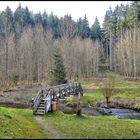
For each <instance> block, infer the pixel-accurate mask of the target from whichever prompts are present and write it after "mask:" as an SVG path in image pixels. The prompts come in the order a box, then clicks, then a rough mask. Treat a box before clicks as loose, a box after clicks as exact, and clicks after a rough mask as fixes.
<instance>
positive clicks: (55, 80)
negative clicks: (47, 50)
mask: <svg viewBox="0 0 140 140" xmlns="http://www.w3.org/2000/svg"><path fill="white" fill-rule="evenodd" d="M64 83H66V72H65V66H64V63H63V58H62V55H61V52H60V49H59V48H55V50H54V53H53V56H52V67H51V70H50V85H60V84H64Z"/></svg>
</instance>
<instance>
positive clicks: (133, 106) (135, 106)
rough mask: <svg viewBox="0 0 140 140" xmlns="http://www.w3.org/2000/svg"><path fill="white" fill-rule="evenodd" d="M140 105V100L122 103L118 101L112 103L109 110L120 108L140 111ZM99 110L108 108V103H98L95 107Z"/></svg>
mask: <svg viewBox="0 0 140 140" xmlns="http://www.w3.org/2000/svg"><path fill="white" fill-rule="evenodd" d="M138 104H140V101H139V100H129V101H122V100H117V101H115V100H114V101H110V102H109V104H108V108H120V109H133V110H137V111H140V108H139V106H138ZM95 106H96V107H97V108H99V107H101V108H104V107H105V108H106V107H107V104H106V101H100V102H97V103H96V105H95Z"/></svg>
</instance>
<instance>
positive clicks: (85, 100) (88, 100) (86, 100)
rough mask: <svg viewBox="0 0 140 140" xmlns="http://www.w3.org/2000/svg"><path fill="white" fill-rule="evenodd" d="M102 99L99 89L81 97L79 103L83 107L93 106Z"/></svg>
mask: <svg viewBox="0 0 140 140" xmlns="http://www.w3.org/2000/svg"><path fill="white" fill-rule="evenodd" d="M102 99H103V95H102V94H101V92H100V90H99V89H95V90H94V91H93V92H90V93H87V94H84V96H81V98H80V102H81V103H82V104H84V105H92V106H94V105H95V104H96V102H97V101H100V100H102Z"/></svg>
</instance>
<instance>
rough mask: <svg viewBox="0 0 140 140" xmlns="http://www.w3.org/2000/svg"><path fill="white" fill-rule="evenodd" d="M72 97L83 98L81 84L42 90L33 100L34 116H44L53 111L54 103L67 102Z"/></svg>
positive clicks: (63, 85)
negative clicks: (66, 99)
mask: <svg viewBox="0 0 140 140" xmlns="http://www.w3.org/2000/svg"><path fill="white" fill-rule="evenodd" d="M70 95H74V96H78V98H80V96H83V89H82V86H81V84H80V83H69V84H62V85H58V86H52V87H50V88H48V89H41V90H40V91H39V92H38V94H37V96H36V97H35V99H34V100H33V114H38V115H42V114H46V113H47V112H48V111H52V105H53V103H54V102H59V101H61V100H65V98H66V97H68V96H70Z"/></svg>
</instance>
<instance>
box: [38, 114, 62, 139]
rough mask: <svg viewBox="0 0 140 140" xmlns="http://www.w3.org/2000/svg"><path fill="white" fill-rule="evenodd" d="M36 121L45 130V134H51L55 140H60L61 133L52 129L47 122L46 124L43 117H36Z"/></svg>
mask: <svg viewBox="0 0 140 140" xmlns="http://www.w3.org/2000/svg"><path fill="white" fill-rule="evenodd" d="M35 120H36V122H37V123H38V124H39V125H40V126H41V127H42V128H43V132H44V133H46V132H47V133H49V134H50V135H51V136H53V138H54V139H60V132H58V131H56V130H54V129H52V128H51V127H50V126H48V124H47V123H46V122H45V123H44V121H43V119H42V116H35Z"/></svg>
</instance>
